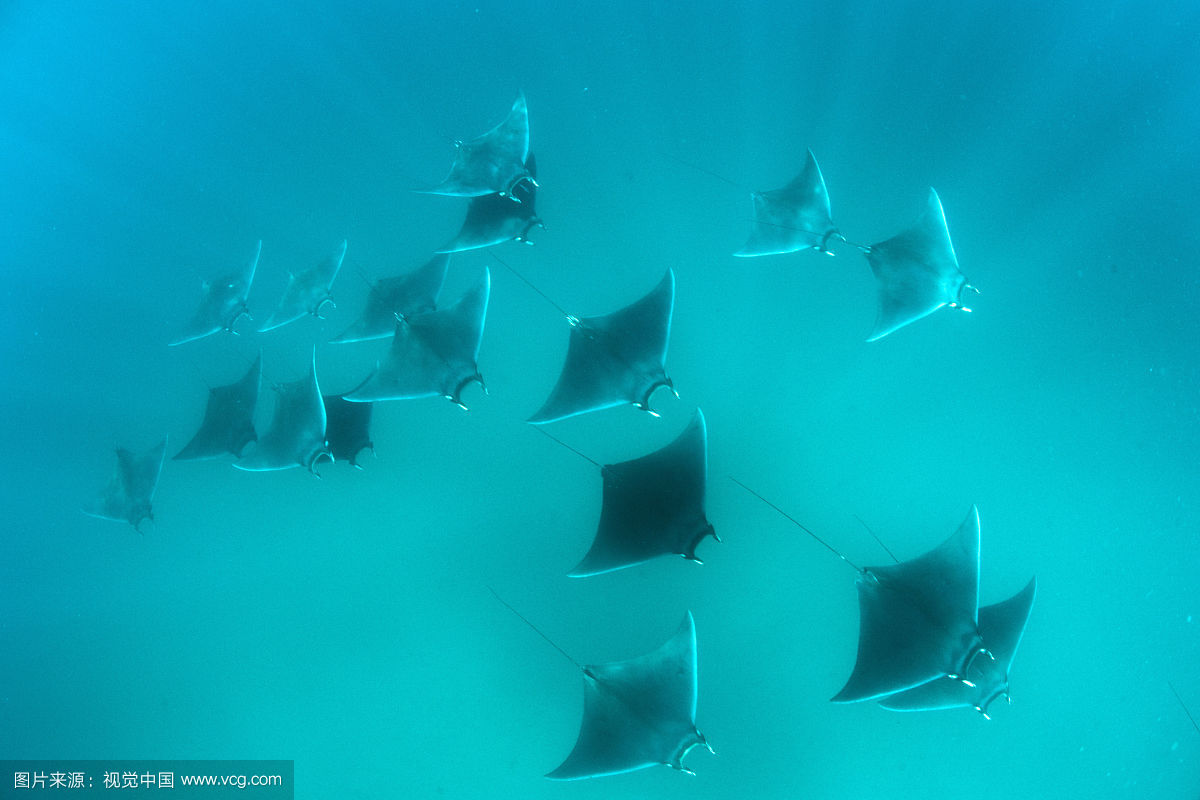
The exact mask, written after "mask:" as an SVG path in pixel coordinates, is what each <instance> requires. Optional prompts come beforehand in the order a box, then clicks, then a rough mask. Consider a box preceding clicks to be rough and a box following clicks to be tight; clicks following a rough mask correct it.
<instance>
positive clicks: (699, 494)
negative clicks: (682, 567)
mask: <svg viewBox="0 0 1200 800" xmlns="http://www.w3.org/2000/svg"><path fill="white" fill-rule="evenodd" d="M707 452H708V432H707V427H706V426H705V422H704V414H703V413H702V412H701V411H700V409H696V413H695V415H694V416H693V417H692V420H691V422H690V423H689V424H688V426H687V427H686V428H685V429H684V430H683V432H682V433H681V434H679V436H678V437H677V438H676V439H675V441H673V442H671V443H670V444H668V445H667V446H666V447H663V448H662V449H660V450H656V451H654V452H653V453H650V454H649V455H645V456H642V457H641V458H635V459H633V460H631V461H622V462H620V463H617V464H607V465H605V466H603V467H602V468H601V470H600V474H601V476H602V478H603V481H604V502H603V506H602V508H601V511H600V524H599V527H598V529H597V531H596V538H595V540H594V541H593V542H592V546H591V549H590V550H588V552H587V555H586V556H584V558H583V560H582V561H580V562H579V565H578V566H576V567H575V568H574V569H573V570H571V572H570V573H569V575H570V576H571V577H572V578H583V577H587V576H590V575H599V574H601V573H604V572H612V571H613V570H618V569H623V568H624V567H631V566H633V565H635V564H641V563H642V562H644V561H649V560H650V559H652V558H655V557H657V556H662V555H680V556H683V557H684V558H685V559H688V560H691V561H696V562H699V561H700V559H698V558H696V547H697V545H699V544H700V542H701V541H702V540H703V539H704V537H706V536H712V537H713V538H714V539H717V541H720V539H719V538H718V537H717V534H716V531H714V530H713V526H712V525H711V524H710V523H709V521H708V517H707V516H706V515H705V511H704V497H705V492H706V490H707V485H708V455H707Z"/></svg>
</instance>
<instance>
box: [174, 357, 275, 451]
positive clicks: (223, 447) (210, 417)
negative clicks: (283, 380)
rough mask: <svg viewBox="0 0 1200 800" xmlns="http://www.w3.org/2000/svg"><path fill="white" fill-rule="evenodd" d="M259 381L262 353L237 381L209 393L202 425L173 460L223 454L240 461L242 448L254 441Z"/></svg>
mask: <svg viewBox="0 0 1200 800" xmlns="http://www.w3.org/2000/svg"><path fill="white" fill-rule="evenodd" d="M261 380H262V353H259V354H258V357H257V358H256V359H254V364H252V365H251V366H250V369H248V370H247V371H246V374H245V375H243V376H242V377H241V378H240V379H239V380H237V381H234V382H233V383H228V384H225V385H224V386H214V387H213V388H212V389H209V390H208V405H207V406H205V409H204V421H203V422H201V423H200V429H199V430H198V431H196V434H195V435H194V436H193V437H192V440H191V441H190V442H188V443H187V445H186V446H185V447H184V448H183V449H182V450H180V451H179V452H178V453H176V454H175V456H174V459H175V460H176V461H188V460H192V459H200V458H216V457H217V456H223V455H225V454H226V453H230V454H232V455H233V457H234V458H240V457H241V455H242V450H244V449H245V447H246V445H247V444H249V443H250V442H253V441H255V440H256V439H257V438H258V434H256V433H255V432H254V407H255V405H256V404H257V403H258V387H259V383H260V382H261Z"/></svg>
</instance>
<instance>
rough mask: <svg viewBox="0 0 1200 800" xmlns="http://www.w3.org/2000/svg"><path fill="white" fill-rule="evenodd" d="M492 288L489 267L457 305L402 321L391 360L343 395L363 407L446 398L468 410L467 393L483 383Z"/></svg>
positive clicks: (389, 357) (392, 349)
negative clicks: (480, 364) (482, 360)
mask: <svg viewBox="0 0 1200 800" xmlns="http://www.w3.org/2000/svg"><path fill="white" fill-rule="evenodd" d="M491 285H492V283H491V273H490V271H488V270H487V269H485V270H484V271H483V274H482V275H481V276H480V278H479V280H478V281H477V282H476V283H475V285H474V286H472V287H471V288H470V289H468V290H467V292H466V293H465V294H464V295H463V296H462V297H461V298H459V299H458V301H457V302H456V303H455V304H454V305H452V306H449V307H447V308H440V309H438V310H436V311H429V312H426V313H424V314H418V315H417V316H414V317H412V318H411V319H401V320H400V321H399V322H398V323H396V325H395V333H394V334H393V336H392V345H391V347H390V348H389V350H388V354H387V356H386V357H385V358H384V359H383V360H382V361H381V362H379V364H378V366H377V367H376V369H375V372H374V373H372V374H371V375H370V376H369V377H368V378H367V379H366V380H365V381H363V383H362V384H361V385H360V386H359V387H358V388H357V389H354V390H353V391H351V392H347V393H346V394H345V395H344V397H345V398H346V399H347V400H349V401H351V402H354V403H364V402H373V401H376V400H408V399H413V398H417V397H436V396H442V397H445V398H446V399H448V400H450V401H451V402H453V403H455V404H456V405H458V406H461V407H462V408H464V409H465V408H466V406H465V405H464V404H463V401H462V392H463V390H464V389H465V388H466V387H467V386H469V385H470V384H472V383H478V384H479V385H480V386H483V385H484V384H483V376H482V375H480V373H479V367H478V364H477V362H478V359H479V344H480V341H481V340H482V338H483V323H484V319H485V317H486V316H487V305H488V295H489V294H490V292H491Z"/></svg>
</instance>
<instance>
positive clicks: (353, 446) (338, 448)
mask: <svg viewBox="0 0 1200 800" xmlns="http://www.w3.org/2000/svg"><path fill="white" fill-rule="evenodd" d="M324 400H325V439H326V440H327V441H328V442H329V453H330V455H332V456H333V459H334V461H344V462H345V463H347V464H349V465H350V466H352V467H357V468H359V469H361V468H362V465H361V464H359V463H358V454H359V453H361V452H362V451H363V450H370V451H371V453H374V452H375V443H374V442H373V441H371V411H372V409H374V407H375V406H374V404H373V403H351V402H350V401H349V400H346V399H345V398H344V397H343V395H340V394H327V395H325V397H324Z"/></svg>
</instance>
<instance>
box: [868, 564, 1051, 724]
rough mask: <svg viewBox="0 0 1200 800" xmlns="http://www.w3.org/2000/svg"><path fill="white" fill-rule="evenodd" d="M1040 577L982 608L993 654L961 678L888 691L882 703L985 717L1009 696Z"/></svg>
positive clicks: (977, 661)
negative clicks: (972, 711)
mask: <svg viewBox="0 0 1200 800" xmlns="http://www.w3.org/2000/svg"><path fill="white" fill-rule="evenodd" d="M1036 591H1037V579H1036V578H1034V579H1031V580H1030V581H1029V583H1028V584H1026V585H1025V588H1024V589H1022V590H1021V591H1019V592H1017V593H1016V594H1015V595H1013V596H1012V597H1010V598H1008V599H1007V600H1004V601H1002V602H999V603H993V604H992V605H990V606H983V607H982V608H980V609H979V635H980V637H982V639H983V646H984V647H986V648H987V652H988V653H990V654H991V657H990V658H989V657H988V656H987V655H981V656H979V657H978V658H976V659H975V660H974V661H973V662H972V663H971V664H970V666H969V667H968V668H967V670H966V672H965V673H964V674H963V675H962V676H961V678H960V679H958V680H956V679H954V678H951V677H948V676H942V677H940V678H935V679H933V680H931V681H929V682H928V683H923V684H921V685H920V686H916V687H913V688H912V689H907V690H905V691H903V692H897V693H896V694H891V695H888V696H886V697H884V698H882V699H880V701H879V705H881V706H883V707H884V708H887V709H891V710H892V711H931V710H935V709H942V708H960V707H970V708H974V709H975V710H976V711H978V712H979V713H981V714H983V715H984V716H985V717H987V716H988V708H989V706H991V704H992V702H993V701H994V700H996V699H997V698H999V697H1003V698H1005V699H1006V700H1008V699H1009V694H1008V673H1009V670H1010V669H1011V668H1012V662H1013V658H1014V657H1015V656H1016V654H1017V646H1018V645H1020V643H1021V637H1022V636H1023V635H1024V633H1025V626H1026V624H1027V623H1028V622H1029V613H1030V611H1031V610H1032V609H1033V598H1034V594H1035V593H1036Z"/></svg>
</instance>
